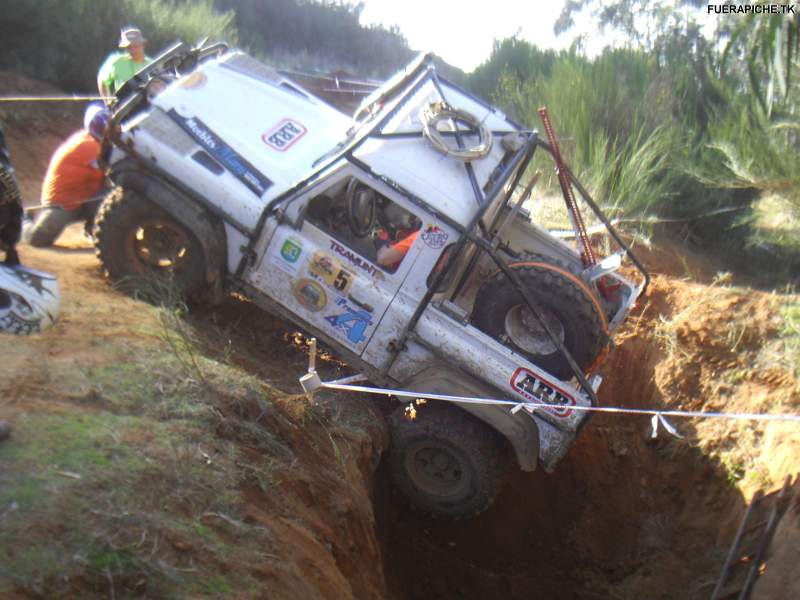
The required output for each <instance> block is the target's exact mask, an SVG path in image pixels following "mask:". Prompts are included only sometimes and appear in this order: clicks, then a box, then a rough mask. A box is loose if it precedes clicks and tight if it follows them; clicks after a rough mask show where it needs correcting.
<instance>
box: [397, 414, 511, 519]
mask: <svg viewBox="0 0 800 600" xmlns="http://www.w3.org/2000/svg"><path fill="white" fill-rule="evenodd" d="M389 426H390V429H391V434H392V443H391V446H390V448H389V465H390V470H391V473H392V479H393V481H394V484H395V486H396V487H397V488H398V490H399V491H400V492H401V493H402V494H403V495H404V496H405V497H406V499H407V500H408V501H409V502H410V503H411V505H412V506H413V507H414V508H415V509H417V510H419V511H421V512H424V513H426V514H427V515H429V516H432V517H436V518H442V519H448V520H457V519H466V518H469V517H473V516H475V515H477V514H479V513H481V512H483V511H484V510H486V509H487V508H488V507H489V506H490V505H491V504H492V502H493V501H494V498H495V496H496V494H497V490H498V487H499V481H500V478H501V475H502V468H501V465H502V464H503V457H504V456H505V454H504V447H503V445H502V440H500V439H499V437H498V435H497V434H496V433H495V432H494V431H493V430H492V429H490V428H489V427H488V426H487V425H485V424H484V423H482V422H481V421H479V420H478V419H476V418H475V417H473V416H472V415H470V414H468V413H466V412H464V411H462V410H461V409H459V408H457V407H454V406H446V405H444V406H443V405H438V404H437V403H436V402H435V401H434V403H433V404H431V401H429V403H428V404H425V405H422V406H420V407H418V409H417V416H416V418H415V419H414V420H409V419H407V418H406V417H405V406H402V407H400V408H398V409H397V410H396V411H395V412H394V413H393V414H392V416H391V417H390V419H389ZM434 460H440V461H441V462H442V463H445V462H446V463H447V464H446V465H445V466H444V468H440V469H439V472H441V471H446V474H444V475H440V474H438V473H437V472H436V465H435V464H434V463H433V461H434Z"/></svg>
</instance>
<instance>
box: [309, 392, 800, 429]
mask: <svg viewBox="0 0 800 600" xmlns="http://www.w3.org/2000/svg"><path fill="white" fill-rule="evenodd" d="M322 387H324V388H328V389H331V390H343V391H351V392H363V393H367V394H379V395H383V396H399V397H401V398H428V399H430V400H444V401H446V402H462V403H465V404H491V405H505V406H510V407H511V412H513V413H516V412H518V411H519V410H520V409H525V410H527V411H529V412H534V411H536V410H559V409H561V410H564V409H569V410H575V411H583V412H598V413H614V414H629V415H651V416H655V417H656V418H657V419H658V420H660V421H661V422H662V424H664V425H665V426H666V423H664V421H663V420H662V419H663V417H686V418H700V419H736V420H746V421H792V422H796V423H800V415H789V414H766V413H723V412H703V411H698V410H656V409H652V408H624V407H621V406H580V405H577V404H576V405H570V406H562V405H560V404H546V403H544V402H515V401H513V400H500V399H497V398H469V397H463V396H448V395H447V394H429V393H427V392H407V391H403V390H390V389H386V388H375V387H367V386H363V385H348V384H344V383H337V382H331V383H326V382H322Z"/></svg>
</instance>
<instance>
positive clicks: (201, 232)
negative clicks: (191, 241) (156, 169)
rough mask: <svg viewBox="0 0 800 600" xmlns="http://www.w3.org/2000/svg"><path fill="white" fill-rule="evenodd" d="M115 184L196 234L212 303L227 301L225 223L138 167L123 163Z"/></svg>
mask: <svg viewBox="0 0 800 600" xmlns="http://www.w3.org/2000/svg"><path fill="white" fill-rule="evenodd" d="M110 177H111V179H112V181H114V183H115V184H117V185H119V186H122V187H123V188H129V189H132V190H135V191H136V192H138V193H139V194H141V195H142V196H144V197H145V198H147V199H148V200H150V201H151V202H154V203H155V204H157V205H158V206H159V207H161V208H162V209H164V210H165V211H166V212H167V213H169V214H170V215H171V216H172V217H174V218H175V220H177V221H178V222H179V223H181V224H183V225H185V226H186V227H188V228H189V229H190V230H191V231H192V233H194V235H195V237H196V238H197V241H198V242H200V245H201V247H202V248H203V254H204V257H205V268H206V282H207V283H208V284H209V290H210V293H209V294H208V300H209V301H210V302H211V303H212V304H219V303H220V302H221V301H222V299H223V298H224V295H225V294H224V287H225V275H226V267H227V264H228V261H227V253H228V249H227V238H226V234H225V226H224V225H223V224H222V221H221V220H220V219H218V218H217V217H215V216H214V215H212V214H211V213H210V212H209V211H208V210H206V209H205V208H204V207H203V206H202V205H201V204H200V203H198V202H195V201H194V200H192V199H191V198H190V197H189V196H187V195H186V194H185V193H184V192H182V191H181V190H179V189H177V188H176V187H175V186H173V185H171V184H170V183H169V182H167V181H165V180H164V179H162V178H160V177H158V176H157V175H154V174H151V173H148V172H145V171H142V169H141V167H139V166H138V164H137V163H135V162H131V161H123V162H122V163H120V164H119V165H118V166H116V168H114V170H113V171H112V173H111V174H110Z"/></svg>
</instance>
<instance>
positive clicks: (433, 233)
mask: <svg viewBox="0 0 800 600" xmlns="http://www.w3.org/2000/svg"><path fill="white" fill-rule="evenodd" d="M447 238H448V235H447V232H446V231H445V230H444V229H442V228H441V227H439V226H438V225H428V227H427V228H426V229H425V231H423V232H422V241H423V242H425V244H426V245H427V246H428V247H430V248H433V249H434V250H439V249H440V248H444V245H445V244H446V243H447Z"/></svg>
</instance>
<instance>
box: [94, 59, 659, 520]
mask: <svg viewBox="0 0 800 600" xmlns="http://www.w3.org/2000/svg"><path fill="white" fill-rule="evenodd" d="M548 134H551V131H548ZM552 141H554V138H551V142H552ZM537 151H539V152H547V153H549V154H551V155H553V156H554V159H555V161H556V164H560V163H559V161H560V157H559V156H558V152H557V147H556V146H555V145H554V144H553V143H547V142H545V141H544V140H542V139H540V137H539V135H538V134H537V132H536V131H534V130H531V129H527V128H525V127H523V126H521V125H519V124H517V123H515V122H514V121H513V120H511V119H510V118H508V117H506V116H505V115H504V114H503V113H502V112H500V111H499V110H497V109H495V108H493V107H491V106H489V105H488V104H486V103H485V102H483V101H481V100H479V99H477V98H475V97H474V96H472V95H471V94H469V93H468V92H466V91H464V90H462V89H460V88H459V87H458V86H456V85H454V84H452V83H450V82H448V81H446V80H445V79H443V78H441V77H439V76H438V75H437V73H436V69H435V68H434V66H433V64H432V61H431V59H430V57H429V56H420V57H419V58H418V59H417V60H415V61H414V62H413V63H411V64H410V65H409V66H408V67H407V68H406V69H405V70H403V71H402V72H400V73H398V74H397V75H395V76H394V77H393V78H392V79H390V80H389V81H388V82H386V83H385V84H384V85H383V86H381V87H380V88H378V89H377V90H376V91H375V92H374V93H373V94H371V95H370V96H369V97H368V98H366V99H365V101H364V103H363V104H362V107H361V108H360V109H359V110H358V111H357V113H356V115H355V116H354V117H353V118H349V117H346V116H344V115H342V114H341V113H339V112H338V111H336V110H335V109H333V108H332V107H330V106H328V105H326V104H325V103H324V102H323V101H321V100H319V99H317V98H315V97H314V96H313V95H312V94H310V93H308V92H307V91H305V90H304V89H301V88H300V87H299V86H297V85H296V84H295V83H293V82H292V81H290V80H288V79H286V78H285V77H283V76H281V75H280V74H279V73H277V72H276V71H274V70H273V69H271V68H269V67H267V66H265V65H263V64H261V63H259V62H257V61H256V60H254V59H253V58H251V57H249V56H248V55H246V54H244V53H242V52H239V51H235V50H231V49H228V48H227V46H225V45H223V44H216V45H213V46H207V47H200V48H188V47H187V46H185V45H183V44H176V45H175V46H174V47H172V48H170V49H169V50H167V51H166V52H164V53H163V54H162V55H161V56H160V57H159V58H157V59H156V60H155V61H154V62H153V64H151V65H150V66H149V67H147V68H146V69H144V70H143V71H141V72H140V73H139V74H138V75H137V76H136V77H134V79H132V80H131V81H129V82H128V84H126V86H124V87H123V88H122V89H121V90H120V92H119V93H118V101H117V103H116V106H115V107H114V114H113V117H112V121H111V125H110V127H109V131H108V134H107V139H106V143H105V145H104V162H105V165H106V167H107V169H108V171H109V174H110V176H111V178H112V180H113V181H114V182H115V184H116V186H117V187H116V189H115V190H114V191H113V192H112V194H111V195H110V196H109V197H108V198H107V199H106V201H105V202H104V204H103V206H102V207H101V209H100V211H99V213H98V217H97V223H96V245H97V250H98V255H99V257H100V260H101V261H102V263H103V266H104V268H105V270H106V271H107V273H108V275H109V276H110V278H111V279H112V280H115V281H120V280H123V281H125V280H128V281H129V280H132V279H135V278H137V277H139V276H151V275H154V274H155V275H159V274H163V275H164V276H168V277H171V278H172V279H173V280H174V281H175V282H177V283H178V284H180V286H181V287H182V288H183V291H184V293H185V294H186V295H187V296H188V297H189V298H192V299H195V300H201V299H202V300H207V301H212V302H214V301H219V300H221V299H222V298H224V297H225V295H226V294H228V293H229V292H231V291H235V292H237V293H239V294H243V295H245V296H246V297H247V298H249V299H250V300H252V301H253V302H254V303H256V304H257V305H259V306H260V307H262V308H263V309H264V310H266V311H269V312H270V313H273V314H275V315H278V316H281V317H283V318H285V319H287V320H289V321H291V322H292V323H294V324H296V325H297V326H299V327H301V328H302V329H303V330H305V331H306V332H308V333H310V334H312V335H313V336H315V337H317V338H319V339H321V340H323V341H324V342H325V343H326V344H327V345H328V346H330V347H331V348H333V349H334V351H335V352H336V353H337V354H338V355H339V356H340V357H341V358H342V359H343V360H345V361H346V362H347V363H348V364H350V365H351V366H352V367H354V368H355V369H357V370H358V371H359V372H361V373H363V374H364V376H366V378H367V379H368V380H369V381H371V382H372V383H373V384H376V385H380V386H382V387H385V388H393V389H403V390H412V391H415V392H420V393H423V392H427V393H435V394H447V395H451V396H458V397H463V398H506V399H509V400H513V401H515V402H537V403H542V404H545V405H547V408H544V409H539V410H534V411H527V410H521V411H515V412H511V411H510V410H509V409H508V407H507V406H496V405H486V404H474V403H466V402H437V401H431V402H428V403H426V404H425V405H424V406H419V407H418V408H417V417H416V419H414V420H411V421H409V420H407V419H406V418H404V414H403V413H404V411H403V406H399V407H398V410H397V412H396V413H395V414H394V415H393V416H392V417H391V419H390V425H391V429H392V444H391V448H390V451H389V461H390V464H391V470H392V474H393V478H394V481H395V483H396V484H397V486H398V487H399V489H400V490H401V491H402V493H403V494H404V495H405V496H406V497H407V498H408V499H409V500H410V501H411V502H412V503H413V504H414V505H415V506H416V507H418V508H419V509H421V510H423V511H425V512H426V513H428V514H431V515H435V516H440V517H446V518H463V517H468V516H471V515H474V514H477V513H479V512H481V511H482V510H484V509H486V508H487V507H488V506H489V505H490V504H491V502H492V500H493V499H494V497H495V494H496V492H497V486H498V481H499V477H500V475H501V473H502V471H503V469H504V468H506V466H507V465H508V464H511V463H512V461H514V460H515V461H516V463H517V465H518V466H519V467H520V468H521V469H523V470H525V471H532V470H534V469H536V468H537V467H539V466H541V467H542V468H544V469H545V470H547V471H551V470H552V469H554V468H555V467H556V465H557V463H558V462H559V460H561V459H562V457H563V456H564V455H565V453H566V452H567V450H568V449H569V447H570V445H571V444H572V443H573V441H574V440H575V438H576V436H577V435H578V433H579V431H580V429H581V427H582V426H583V425H584V424H585V423H586V421H587V419H588V415H587V413H586V412H584V411H579V410H576V409H575V407H579V406H591V405H593V404H596V403H597V397H596V390H597V386H598V385H599V384H600V382H601V378H600V376H599V375H598V368H599V365H600V363H602V359H603V357H604V356H605V354H606V350H607V349H608V347H609V345H610V343H611V335H612V334H613V332H614V330H615V329H616V328H617V327H618V326H619V325H620V324H621V323H622V322H623V320H624V319H625V318H626V316H627V315H628V313H629V311H630V310H631V307H632V306H633V304H634V302H635V300H636V298H637V296H638V295H639V294H640V293H641V292H642V289H643V288H644V286H645V285H646V282H647V274H646V272H645V271H644V269H643V268H642V267H641V265H640V264H639V262H638V261H637V260H636V258H635V257H634V256H633V255H632V254H631V253H630V251H629V249H628V248H627V246H625V245H624V242H623V240H621V239H620V238H619V236H618V235H617V234H616V232H615V231H614V230H613V228H612V227H611V225H610V224H608V221H607V220H606V219H605V217H603V215H602V213H601V212H600V211H599V210H598V209H597V207H596V205H595V203H594V201H593V200H592V199H591V197H590V196H589V195H588V194H587V193H586V191H585V190H584V189H583V188H582V187H581V186H580V184H579V183H577V182H576V181H574V178H573V177H572V176H571V174H570V173H569V170H568V169H567V168H566V167H565V166H564V165H563V164H561V168H560V171H559V172H560V176H561V179H562V184H563V186H564V187H565V189H566V190H567V191H566V192H565V196H566V197H567V200H568V203H567V204H568V208H569V209H570V216H571V217H572V219H573V222H574V224H575V227H576V231H577V237H576V240H577V242H576V244H572V243H571V242H570V243H566V242H565V241H562V240H561V239H559V238H556V237H554V236H553V235H551V234H550V233H549V232H548V231H547V230H545V229H544V228H542V227H540V226H539V225H537V224H536V223H534V222H532V221H531V219H530V215H529V212H528V211H527V210H526V209H525V208H524V207H523V203H524V202H525V200H526V199H527V197H528V196H529V195H530V192H531V188H532V185H530V184H528V183H527V182H526V176H527V175H526V174H527V172H528V170H529V166H530V163H531V159H532V157H533V155H534V153H535V152H537ZM569 179H571V180H572V181H568V180H569ZM572 186H574V187H575V189H577V190H578V191H579V192H580V194H581V196H583V198H584V200H585V201H586V204H588V205H589V207H590V208H591V210H592V211H594V212H595V214H596V215H597V217H598V218H599V219H600V220H601V221H603V222H604V223H605V224H606V225H607V228H608V230H609V232H610V234H611V236H612V238H613V239H614V240H615V241H616V243H617V244H618V245H620V248H621V250H620V252H618V253H616V254H612V255H611V256H610V257H606V258H605V259H603V260H599V259H598V257H595V255H594V251H593V249H592V247H591V244H590V243H589V239H588V236H587V235H586V231H585V228H584V227H583V222H582V220H581V218H580V213H579V212H578V211H577V207H576V206H575V201H574V198H572V197H571V194H570V193H569V192H570V191H571V189H572ZM624 258H628V259H630V260H631V261H633V263H634V266H635V267H636V268H638V269H639V270H640V272H641V275H642V281H643V283H641V284H636V283H634V282H633V281H631V280H629V279H626V278H625V277H623V276H621V275H620V274H619V273H618V272H617V268H618V267H619V264H620V262H621V259H624Z"/></svg>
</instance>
